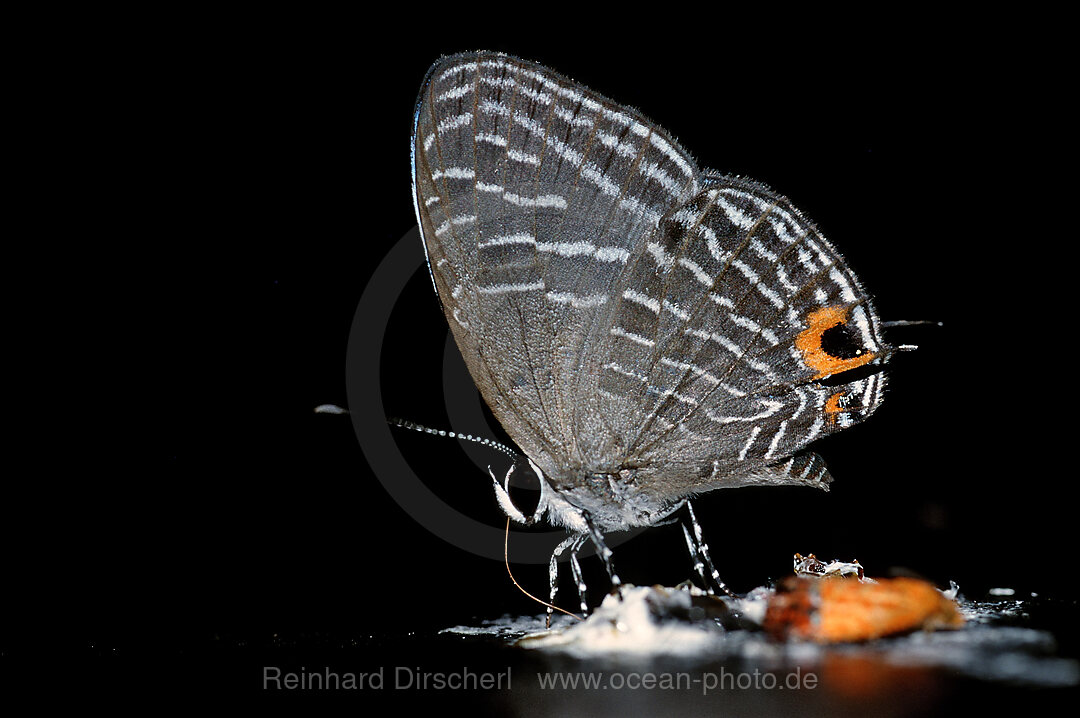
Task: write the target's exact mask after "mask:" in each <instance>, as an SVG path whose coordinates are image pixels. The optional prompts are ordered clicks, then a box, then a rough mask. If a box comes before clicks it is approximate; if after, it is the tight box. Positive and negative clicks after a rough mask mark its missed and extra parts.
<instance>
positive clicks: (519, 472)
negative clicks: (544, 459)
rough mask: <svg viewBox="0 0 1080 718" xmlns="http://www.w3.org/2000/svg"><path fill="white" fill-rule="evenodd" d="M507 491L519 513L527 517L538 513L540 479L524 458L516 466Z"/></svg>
mask: <svg viewBox="0 0 1080 718" xmlns="http://www.w3.org/2000/svg"><path fill="white" fill-rule="evenodd" d="M506 490H507V493H509V494H510V500H511V501H512V502H513V503H514V506H515V507H517V510H518V511H520V512H521V513H523V514H525V516H532V515H533V514H535V513H536V507H537V506H539V505H540V479H539V478H537V476H536V473H535V472H534V471H533V470H532V467H531V466H529V462H528V461H527V460H526V459H524V458H522V459H520V460H518V462H517V463H516V464H515V465H514V473H513V474H511V475H510V483H509V485H508V486H507V487H506Z"/></svg>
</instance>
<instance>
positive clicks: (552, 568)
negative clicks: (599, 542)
mask: <svg viewBox="0 0 1080 718" xmlns="http://www.w3.org/2000/svg"><path fill="white" fill-rule="evenodd" d="M580 538H582V536H581V534H573V535H570V536H567V537H566V538H565V539H563V542H562V543H560V544H559V545H558V546H556V547H555V551H554V552H552V554H551V561H550V562H549V563H548V586H550V588H551V592H550V593H549V594H548V603H555V594H556V593H558V592H559V556H562V554H563V551H565V550H566V549H568V548H570V546H571V545H572V544H574V543H575V542H576V541H578V539H580ZM554 610H555V609H554V608H552V607H551V606H548V608H547V620H546V623H545V627H546V628H551V614H552V613H553V612H554Z"/></svg>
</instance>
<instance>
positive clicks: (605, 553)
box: [581, 511, 622, 597]
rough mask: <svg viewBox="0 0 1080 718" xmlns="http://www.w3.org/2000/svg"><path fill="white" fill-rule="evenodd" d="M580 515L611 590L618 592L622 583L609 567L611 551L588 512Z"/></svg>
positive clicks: (613, 569) (613, 568) (612, 567)
mask: <svg viewBox="0 0 1080 718" xmlns="http://www.w3.org/2000/svg"><path fill="white" fill-rule="evenodd" d="M581 513H582V516H583V517H584V518H585V523H586V524H587V525H588V527H589V537H590V538H591V539H592V542H593V545H594V546H595V547H596V553H597V554H598V555H599V556H600V560H601V561H603V562H604V570H606V571H607V574H608V578H609V579H611V588H612V589H614V590H616V591H618V589H619V587H620V586H622V581H620V580H619V574H617V573H615V567H614V566H612V565H611V549H609V548H608V547H607V544H605V543H604V535H603V534H602V533H600V529H598V528H597V527H596V524H595V523H593V520H592V516H591V515H590V514H589V512H588V511H582V512H581ZM619 596H620V597H622V594H621V593H619Z"/></svg>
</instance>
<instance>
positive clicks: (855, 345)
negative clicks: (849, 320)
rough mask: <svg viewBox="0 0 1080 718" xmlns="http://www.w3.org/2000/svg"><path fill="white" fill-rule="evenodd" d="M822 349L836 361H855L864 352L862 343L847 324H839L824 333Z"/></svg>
mask: <svg viewBox="0 0 1080 718" xmlns="http://www.w3.org/2000/svg"><path fill="white" fill-rule="evenodd" d="M821 349H822V351H824V352H825V353H826V354H828V355H829V356H831V357H834V358H836V359H854V358H855V357H857V356H859V355H861V354H862V352H863V347H862V342H860V341H859V340H858V338H857V337H856V336H855V333H854V332H853V331H852V330H851V329H850V328H849V327H848V326H847V325H846V324H837V325H836V326H835V327H829V328H828V329H826V330H825V331H824V332H822V333H821Z"/></svg>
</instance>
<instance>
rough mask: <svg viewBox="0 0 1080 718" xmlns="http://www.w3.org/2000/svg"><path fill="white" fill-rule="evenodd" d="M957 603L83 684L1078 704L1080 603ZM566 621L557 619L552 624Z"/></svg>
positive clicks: (443, 703) (369, 638)
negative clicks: (625, 641) (843, 621)
mask: <svg viewBox="0 0 1080 718" xmlns="http://www.w3.org/2000/svg"><path fill="white" fill-rule="evenodd" d="M960 604H961V609H962V611H963V613H964V615H965V617H966V619H967V622H966V624H965V626H964V627H963V628H961V629H958V630H952V631H940V632H931V633H928V632H916V633H913V634H910V635H905V636H900V637H895V638H889V639H880V640H876V641H871V642H868V643H865V644H860V645H833V646H820V645H815V644H810V643H787V644H779V643H776V642H772V641H769V640H768V639H767V638H766V637H765V635H764V634H763V633H761V632H757V631H752V630H724V629H719V628H718V627H716V625H715V623H713V622H711V621H708V620H706V621H700V620H684V618H683V619H673V620H674V621H675V623H676V624H677V625H664V624H666V623H667V622H666V621H661V622H660V624H661V625H660V628H661V629H665V630H666V629H672V630H673V631H675V633H668V634H667V638H669V639H670V638H671V637H672V636H673V635H679V636H681V637H680V638H679V639H678V645H679V646H681V648H678V649H676V650H668V649H663V648H661V646H662V645H663V643H664V642H663V641H660V642H658V643H657V644H656V645H654V646H651V647H644V648H642V650H636V651H629V650H623V648H625V646H624V647H623V648H616V649H614V650H613V649H612V647H611V646H610V645H607V646H605V645H604V644H602V643H600V644H592V645H590V644H589V643H588V642H585V643H584V644H583V643H580V642H579V643H578V644H577V645H576V647H574V648H568V647H567V645H546V646H545V645H542V642H541V643H540V644H537V643H535V642H533V643H532V644H531V646H530V647H525V646H526V645H529V644H530V641H529V640H526V641H524V642H523V641H522V639H523V638H526V637H528V636H535V635H537V634H538V633H541V634H542V633H543V627H544V617H543V615H542V614H541V615H538V616H525V617H509V616H505V617H501V618H496V619H478V620H476V621H475V622H473V623H468V624H461V625H456V626H447V627H445V628H442V629H438V628H432V629H427V628H424V629H416V627H415V626H413V627H405V626H400V625H395V624H393V623H392V622H390V621H388V622H387V625H386V626H385V627H384V629H383V630H382V631H380V632H378V633H369V634H364V635H355V634H348V633H337V632H333V631H328V632H324V633H300V634H270V635H263V634H249V635H244V636H240V635H215V636H213V637H208V638H207V639H206V640H202V639H200V640H192V639H191V637H175V643H174V645H172V646H162V645H160V644H159V645H158V649H157V652H156V653H155V654H149V653H146V652H132V651H130V650H129V651H125V650H124V649H123V648H121V649H120V650H116V649H114V648H110V647H109V646H107V645H101V646H94V647H90V648H89V651H88V654H87V656H86V657H87V658H88V659H89V660H87V661H86V662H85V663H84V667H85V671H83V670H82V669H80V671H81V673H80V675H82V676H83V677H84V678H87V681H88V686H89V687H90V688H92V689H97V690H101V691H107V692H108V693H109V694H111V695H118V694H127V695H134V694H136V693H138V692H139V691H147V690H149V691H151V692H152V693H153V694H154V695H156V696H160V695H183V696H196V697H199V698H200V699H202V698H204V697H207V696H213V697H215V698H218V697H223V696H224V697H234V698H239V699H240V700H241V701H242V702H243V703H244V704H250V703H252V702H254V704H255V705H267V706H286V707H288V706H295V707H301V706H308V705H311V704H312V703H313V702H316V701H324V700H332V701H335V702H339V701H340V702H344V703H345V704H346V705H352V706H356V707H361V706H362V707H364V708H368V707H381V708H387V707H390V708H394V707H397V706H422V707H425V708H434V709H436V710H439V711H443V710H447V709H450V708H454V709H458V708H465V709H470V710H484V711H487V712H492V713H494V714H498V715H520V716H529V715H598V716H606V715H617V716H625V715H699V714H709V715H777V714H792V713H798V714H799V715H830V716H836V715H841V716H843V715H868V714H873V715H896V716H903V715H926V714H938V713H954V712H956V711H960V710H963V711H972V710H978V711H984V712H988V713H989V714H1000V713H1002V712H1005V711H1014V710H1032V709H1038V708H1040V707H1045V708H1050V707H1054V705H1055V703H1056V702H1057V701H1061V700H1067V699H1070V698H1075V694H1076V688H1077V685H1078V681H1080V664H1078V661H1077V641H1076V616H1077V604H1076V602H1075V601H1073V600H1061V599H1057V598H1051V597H1044V596H1025V597H1020V596H1017V595H1013V596H989V595H988V596H984V597H981V598H980V599H978V600H971V599H966V598H964V597H963V595H962V594H961V597H960ZM600 613H601V612H600V611H598V612H597V614H595V615H600ZM698 618H700V617H698ZM573 623H574V622H573V620H572V619H570V618H566V617H563V618H561V619H557V620H556V623H555V627H556V628H566V627H568V626H571V625H572V624H573ZM579 625H580V624H579ZM623 628H625V626H624V627H623ZM414 629H415V630H414ZM680 631H681V632H682V633H681V634H678V632H680ZM695 635H696V638H695ZM671 645H672V644H670V643H668V646H669V648H670V646H671Z"/></svg>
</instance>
